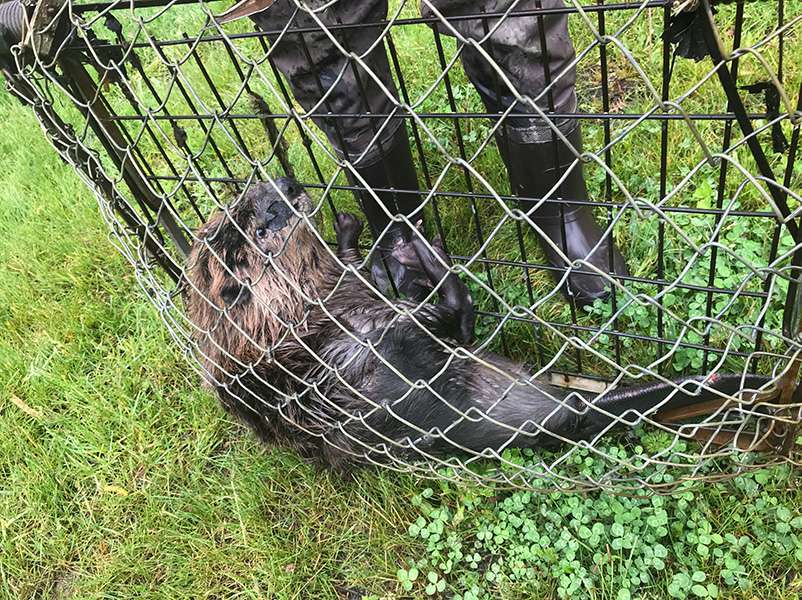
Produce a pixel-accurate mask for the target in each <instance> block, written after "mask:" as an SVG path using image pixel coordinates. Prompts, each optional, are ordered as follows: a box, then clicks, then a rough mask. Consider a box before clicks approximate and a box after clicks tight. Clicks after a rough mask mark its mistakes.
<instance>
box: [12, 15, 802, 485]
mask: <svg viewBox="0 0 802 600" xmlns="http://www.w3.org/2000/svg"><path fill="white" fill-rule="evenodd" d="M226 11H228V12H226ZM224 13H225V14H224ZM221 14H223V17H222V18H220V15H221ZM216 15H217V16H216ZM0 16H2V19H0V20H2V21H3V22H4V23H5V29H4V30H3V31H2V32H0V33H2V34H3V35H2V36H0V38H1V39H2V40H3V41H4V45H3V46H2V47H0V56H3V57H4V58H3V59H2V60H3V63H2V65H0V66H3V69H4V72H5V74H6V78H7V80H8V82H9V84H10V88H11V89H12V92H13V93H15V94H16V95H17V96H19V97H20V98H21V99H22V100H23V101H24V102H26V103H29V104H30V105H31V106H32V107H33V109H34V110H35V111H36V114H37V116H38V118H39V120H40V121H41V124H42V127H43V130H44V132H45V133H46V134H47V135H48V137H49V138H50V140H51V141H52V142H53V145H54V146H55V148H56V149H57V150H58V151H59V152H60V153H61V155H62V156H63V157H64V158H65V160H67V161H69V162H70V163H71V164H73V165H74V167H75V169H76V171H77V172H78V173H79V174H80V175H81V176H82V177H83V178H84V180H85V181H86V183H87V185H89V186H90V187H91V188H92V189H93V191H94V192H95V194H96V196H97V199H98V205H99V207H100V210H101V213H102V215H103V217H104V218H105V220H106V221H107V223H108V226H109V229H110V231H111V234H112V236H111V238H112V242H113V243H114V244H115V246H116V247H117V249H118V250H119V251H120V252H121V253H122V254H123V255H124V256H125V257H126V258H127V259H128V260H129V261H130V263H131V265H132V266H133V268H134V269H135V272H136V275H137V278H138V280H139V282H140V283H141V285H142V289H143V290H144V291H145V293H146V294H147V296H148V297H149V299H150V300H151V302H152V303H153V305H154V306H155V307H156V308H157V310H158V311H159V313H160V315H161V317H162V318H163V320H164V322H165V323H166V325H167V326H168V328H169V330H170V332H171V333H172V336H173V338H174V339H175V341H176V342H177V343H178V344H179V345H180V347H181V348H182V349H183V350H184V351H185V352H186V354H187V355H188V356H190V357H191V358H192V364H193V365H194V366H195V367H196V368H198V370H199V372H200V373H201V374H202V375H203V377H204V378H205V380H206V381H207V383H209V384H210V385H211V386H212V387H213V388H215V389H216V391H217V392H218V394H219V395H220V397H221V399H222V401H223V404H224V405H225V406H226V407H227V408H228V409H230V410H232V411H233V412H235V413H236V414H237V415H238V416H239V417H241V418H242V419H244V420H245V421H246V422H248V423H249V424H250V425H251V426H252V427H253V428H254V429H255V430H256V431H257V432H259V433H260V434H261V435H262V436H263V437H265V438H266V439H268V441H271V442H277V443H279V444H282V445H289V446H292V447H294V448H296V449H297V450H299V451H300V452H301V453H302V454H304V455H307V456H310V457H315V458H317V459H322V460H323V462H324V463H327V464H329V465H334V466H338V467H346V466H349V465H351V464H354V463H367V464H379V465H382V466H385V467H389V468H394V469H398V470H404V471H413V472H418V473H422V474H428V475H436V476H438V477H448V478H454V479H476V480H494V481H500V482H506V483H510V484H513V485H525V486H532V487H537V488H543V489H550V488H554V487H555V486H557V487H559V488H561V489H567V488H589V487H615V488H616V489H619V490H620V489H626V488H632V487H639V486H643V485H646V486H650V487H654V488H658V489H659V488H671V487H673V486H675V485H676V484H677V483H679V482H682V481H687V480H694V479H705V478H714V477H726V476H731V475H733V474H736V473H738V472H739V471H740V470H742V469H745V468H752V467H755V466H760V465H767V464H777V463H781V462H792V463H794V462H795V461H796V460H797V458H798V454H797V451H796V432H797V426H798V424H799V420H800V407H802V399H801V398H800V397H799V395H800V389H802V388H800V387H799V386H798V385H797V375H798V362H797V360H798V358H797V357H798V353H799V352H800V343H799V339H800V338H799V326H800V325H799V322H800V319H799V312H798V308H799V301H798V295H799V287H798V285H797V279H798V277H799V265H800V263H802V246H800V242H802V239H800V231H799V227H800V222H801V221H800V219H799V210H800V203H799V201H800V189H802V169H800V167H799V162H800V161H797V160H796V159H797V151H798V146H799V132H800V118H801V113H800V104H799V103H800V102H802V95H800V85H801V84H802V67H800V65H801V64H802V60H800V59H802V54H801V53H800V52H799V50H798V47H802V39H800V37H802V33H801V32H802V6H801V5H800V4H799V2H798V1H794V2H784V1H783V0H777V1H776V2H752V3H743V2H738V3H724V4H717V5H715V6H711V5H710V4H709V3H708V1H707V0H702V1H701V2H699V3H689V2H686V3H684V4H682V5H676V4H673V3H672V2H671V1H670V0H643V1H641V2H616V3H605V2H603V1H601V0H600V1H599V2H597V3H595V4H580V3H579V2H576V1H575V0H574V2H570V3H567V4H563V3H562V2H560V1H558V0H483V1H471V2H468V1H465V0H422V2H421V3H420V5H418V3H417V2H413V1H412V0H407V1H404V0H395V1H392V2H390V3H389V6H387V4H386V2H382V1H380V0H350V1H349V2H345V1H343V0H340V1H338V0H330V1H328V2H324V1H322V0H314V1H313V0H306V1H302V0H276V1H275V2H271V1H262V2H261V3H260V1H259V0H246V1H244V2H241V3H240V4H238V5H237V6H236V7H235V8H234V9H230V10H229V6H228V5H226V4H221V3H218V2H210V3H207V2H203V1H195V0H192V1H189V0H174V1H172V2H167V1H166V0H131V1H130V2H123V1H111V2H106V1H102V2H76V1H73V0H41V1H39V2H36V3H34V4H32V5H30V6H29V5H23V4H19V3H17V2H7V3H5V4H2V5H0ZM235 17H250V18H235ZM20 40H21V43H20V44H17V42H20ZM260 182H261V183H260ZM304 189H305V192H304V191H303V190H304ZM338 215H339V216H338ZM349 215H353V216H349ZM360 221H361V222H364V224H365V232H364V233H363V234H362V235H361V236H360V235H359V234H360V223H359V222H360ZM633 386H641V387H640V388H639V389H640V391H638V392H632V391H630V388H631V387H633ZM642 386H646V387H642Z"/></svg>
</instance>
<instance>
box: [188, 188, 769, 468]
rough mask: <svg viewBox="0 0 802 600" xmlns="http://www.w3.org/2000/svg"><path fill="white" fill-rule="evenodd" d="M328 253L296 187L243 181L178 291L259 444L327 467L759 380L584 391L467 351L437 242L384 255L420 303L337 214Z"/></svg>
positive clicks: (412, 454) (494, 438) (567, 424)
mask: <svg viewBox="0 0 802 600" xmlns="http://www.w3.org/2000/svg"><path fill="white" fill-rule="evenodd" d="M334 226H335V231H336V236H337V244H336V252H335V251H333V250H332V249H331V248H330V246H329V245H328V244H327V243H326V242H325V241H324V239H323V238H322V237H321V235H320V233H319V232H318V229H317V228H316V226H315V217H314V215H313V202H312V200H311V199H310V197H309V196H308V195H307V194H306V192H305V191H304V188H303V187H302V186H301V185H300V184H299V183H298V182H296V181H295V180H293V179H290V178H280V179H276V180H274V181H269V182H262V183H258V184H255V185H253V186H251V187H250V189H249V190H247V191H246V192H245V193H244V194H243V195H241V196H240V198H239V199H238V200H237V201H235V202H234V203H232V204H231V205H230V206H228V207H226V208H225V209H224V210H222V211H219V212H218V213H217V214H215V215H214V216H212V217H211V218H210V219H209V221H208V222H207V223H205V224H204V225H203V226H202V227H201V228H200V229H199V230H198V232H197V236H196V239H195V242H194V244H193V246H192V251H191V254H190V256H189V259H188V264H187V269H186V286H185V292H184V298H185V303H186V311H187V316H188V318H189V320H190V322H191V323H192V326H193V327H192V328H193V332H194V333H193V340H194V346H195V349H196V353H197V355H198V358H199V360H200V362H201V364H202V367H203V371H204V373H205V378H206V381H207V383H208V384H209V385H210V386H211V387H212V388H213V389H214V390H216V392H217V395H218V396H219V398H220V400H221V402H222V404H223V406H224V407H225V408H226V409H227V410H228V411H230V412H231V413H233V414H234V415H236V417H238V418H239V419H241V420H242V421H244V422H245V423H247V424H248V425H249V426H250V427H251V428H252V429H253V430H254V431H255V432H256V433H257V434H258V435H259V436H260V437H261V438H262V439H263V440H265V441H266V442H268V443H270V444H275V445H280V446H285V447H290V448H293V449H295V450H296V451H297V452H298V453H299V454H301V455H302V456H304V457H306V458H309V459H314V460H315V461H318V462H319V463H321V464H323V465H326V466H328V467H332V468H334V469H337V470H348V469H349V468H350V467H353V466H354V465H356V464H359V463H377V464H386V463H388V462H392V461H405V462H406V461H413V460H417V459H426V458H432V457H443V456H448V455H455V454H464V453H468V454H471V455H474V456H476V455H478V454H481V453H485V455H488V452H489V451H490V454H492V453H493V452H501V451H503V450H504V449H505V448H510V447H533V448H554V447H556V446H559V445H561V444H566V443H570V442H577V441H579V440H589V441H592V440H593V439H594V438H596V437H597V436H600V435H601V434H603V433H604V432H605V431H606V430H607V429H609V428H610V427H611V426H612V425H614V424H616V423H620V422H624V418H625V417H626V418H628V419H629V420H630V423H629V424H630V425H632V424H634V423H636V422H637V421H639V420H640V418H641V417H642V416H643V415H644V414H647V413H653V412H655V411H656V410H657V409H658V408H670V407H683V406H687V405H690V404H694V403H699V402H704V401H707V400H710V399H714V398H718V399H725V398H727V397H731V396H732V395H733V394H735V393H738V392H739V390H741V389H743V388H745V387H749V388H751V389H757V387H758V386H760V385H763V384H764V383H765V381H766V379H765V378H762V377H757V376H744V377H741V376H736V375H711V376H709V377H707V378H704V379H703V378H691V379H684V380H676V381H659V382H657V383H653V384H649V385H645V386H641V387H634V388H624V389H618V390H613V391H608V392H605V393H602V394H599V395H598V396H597V397H595V398H593V399H591V400H586V399H585V398H583V397H582V396H581V395H580V394H578V393H577V392H576V391H572V390H570V389H566V388H561V387H555V386H552V385H548V384H546V383H543V382H542V381H540V380H538V379H534V378H532V377H530V376H529V375H528V374H527V373H526V370H525V369H524V366H523V365H522V364H520V363H517V362H514V361H512V360H509V359H506V358H504V357H502V356H498V355H495V354H492V353H489V352H482V353H480V354H478V355H477V354H473V353H471V352H470V351H469V350H468V349H467V348H468V347H469V345H470V344H471V342H472V341H473V338H474V321H475V310H474V305H473V301H472V297H471V294H470V292H469V290H468V288H467V286H466V285H465V284H464V282H463V281H462V280H460V278H459V277H458V276H457V275H456V274H455V273H454V272H453V269H452V266H451V263H450V261H449V259H448V257H447V256H446V254H445V253H444V252H443V250H442V246H441V244H440V243H439V241H438V240H434V241H433V242H432V243H427V242H425V241H424V240H423V238H422V236H421V235H420V233H419V232H416V235H415V236H414V239H413V240H412V241H411V242H400V243H399V244H398V245H397V246H396V248H395V249H394V250H393V252H394V255H395V257H396V258H397V259H398V260H399V262H401V263H402V264H404V265H407V266H409V267H411V268H416V269H418V270H420V271H421V272H422V273H425V275H426V277H427V278H428V281H427V282H426V283H427V284H428V286H429V288H430V289H431V290H432V291H431V293H430V297H434V296H435V295H436V299H435V300H433V301H431V302H423V303H416V302H412V301H410V300H404V299H390V298H387V297H385V296H382V295H381V294H379V293H378V292H376V291H375V288H373V287H372V286H371V285H370V281H369V279H368V278H367V277H368V276H369V274H368V272H367V271H361V270H360V269H359V267H360V265H362V263H363V261H362V257H361V255H360V252H359V250H358V247H357V242H358V239H359V235H360V233H361V229H362V223H361V221H360V220H359V219H358V218H357V217H355V216H354V215H352V214H349V213H339V214H337V215H336V220H335V224H334Z"/></svg>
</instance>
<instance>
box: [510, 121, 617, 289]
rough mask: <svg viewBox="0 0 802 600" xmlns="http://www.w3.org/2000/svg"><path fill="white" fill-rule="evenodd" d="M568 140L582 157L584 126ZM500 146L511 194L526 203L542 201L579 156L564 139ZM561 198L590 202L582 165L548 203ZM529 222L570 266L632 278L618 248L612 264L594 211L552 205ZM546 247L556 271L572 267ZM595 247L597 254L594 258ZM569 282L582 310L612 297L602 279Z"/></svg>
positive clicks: (525, 206)
mask: <svg viewBox="0 0 802 600" xmlns="http://www.w3.org/2000/svg"><path fill="white" fill-rule="evenodd" d="M566 137H567V138H568V140H569V141H570V142H571V145H573V146H574V147H575V148H576V149H577V150H578V151H580V152H581V147H582V146H581V145H582V136H581V130H580V128H579V126H577V127H576V128H575V129H574V130H573V131H572V132H571V133H570V134H568V135H567V136H566ZM498 143H499V148H501V155H502V157H503V159H504V162H505V163H506V165H507V171H508V173H509V177H510V186H511V188H512V192H513V194H515V195H518V196H521V197H525V198H534V199H540V198H543V197H544V196H545V195H546V194H547V193H548V192H549V190H551V188H553V187H554V185H555V184H556V183H557V181H558V180H559V179H560V177H562V175H563V174H564V172H565V170H566V169H567V167H568V166H569V165H570V164H571V163H572V162H573V161H574V159H575V157H574V154H573V153H572V152H571V151H570V150H569V149H568V147H567V146H566V145H565V144H564V143H563V142H562V141H561V140H559V139H557V141H556V142H546V143H532V144H519V143H515V142H512V141H509V139H507V140H502V139H501V136H499V139H498ZM560 198H565V199H568V200H587V199H588V192H587V188H586V186H585V178H584V175H583V173H582V169H581V165H580V166H575V167H574V168H573V169H572V170H571V173H570V174H569V175H568V176H567V177H566V178H565V180H564V181H563V183H562V184H561V185H560V187H559V188H557V190H556V191H555V192H554V193H552V194H551V196H550V197H549V200H552V199H555V200H559V199H560ZM534 205H535V202H533V201H523V200H522V201H521V209H522V210H525V211H526V210H529V209H530V208H531V207H532V206H534ZM530 218H531V219H532V221H533V222H534V223H536V224H537V226H538V227H540V228H541V229H542V230H543V232H544V233H545V235H546V236H548V238H550V239H551V240H552V241H553V242H554V244H555V245H556V246H557V247H559V248H560V249H561V250H562V251H563V253H565V255H566V256H567V257H568V259H569V260H571V261H574V260H579V259H584V260H587V261H588V262H590V263H592V264H593V265H594V266H596V267H597V268H598V269H599V270H601V271H603V272H607V273H609V272H612V273H614V274H616V275H623V276H628V275H629V270H628V269H627V265H626V261H624V258H623V256H621V253H620V252H619V251H618V249H617V248H616V247H615V245H613V248H612V250H613V256H612V265H611V264H610V263H611V261H610V244H611V243H613V242H612V240H611V239H610V237H607V238H605V239H604V240H603V241H602V242H601V244H599V240H601V239H602V237H603V235H604V231H603V230H602V229H601V228H600V227H599V225H598V223H597V222H596V219H595V218H594V216H593V210H592V208H591V207H590V206H587V205H576V204H567V203H561V202H554V201H547V202H545V203H543V204H541V206H540V207H539V208H538V209H537V210H536V211H535V212H534V213H532V214H531V215H530ZM597 244H598V247H596V246H597ZM541 247H542V248H543V250H544V252H545V253H546V257H547V259H548V261H549V263H550V264H551V265H553V266H555V267H558V268H559V269H561V270H562V269H565V268H566V267H567V266H568V265H567V264H566V263H565V261H564V260H563V259H562V258H561V257H560V255H559V254H558V253H557V252H556V251H555V250H554V248H552V247H551V245H550V244H548V243H547V242H546V241H545V240H541ZM594 247H596V250H595V251H593V253H592V254H591V251H592V249H593V248H594ZM580 270H588V269H587V268H585V269H580ZM553 275H554V278H555V280H557V281H559V280H560V279H561V278H562V275H563V273H562V272H561V271H554V272H553ZM567 281H568V285H567V288H568V289H567V290H564V291H566V293H567V294H568V295H569V296H571V297H573V298H574V300H575V301H576V303H577V304H578V305H585V304H591V303H592V302H593V301H594V300H596V299H598V298H602V299H604V298H606V297H607V296H608V295H609V294H610V289H609V284H608V282H607V281H606V280H605V279H604V278H603V277H600V276H598V275H592V274H583V273H573V272H572V273H571V275H569V276H568V280H567Z"/></svg>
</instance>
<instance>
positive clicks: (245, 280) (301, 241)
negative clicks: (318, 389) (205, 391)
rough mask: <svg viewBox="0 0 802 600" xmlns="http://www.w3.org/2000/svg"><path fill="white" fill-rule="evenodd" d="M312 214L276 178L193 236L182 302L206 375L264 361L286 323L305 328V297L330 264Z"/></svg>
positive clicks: (290, 186)
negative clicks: (313, 226) (236, 364)
mask: <svg viewBox="0 0 802 600" xmlns="http://www.w3.org/2000/svg"><path fill="white" fill-rule="evenodd" d="M311 209H312V201H311V199H310V198H309V196H307V194H306V193H305V192H304V190H303V187H302V186H301V185H300V184H298V183H296V182H295V181H293V180H290V179H286V178H282V179H278V180H276V181H275V182H268V183H259V184H256V185H254V186H252V187H251V188H250V189H249V190H248V191H247V192H246V193H245V194H244V195H243V196H242V197H241V198H240V199H239V200H238V201H237V202H235V203H233V204H232V205H231V206H229V207H227V208H226V209H225V210H224V211H221V212H218V213H217V214H215V215H214V216H212V217H211V218H210V219H209V221H207V222H206V223H205V224H204V225H203V226H202V227H201V228H200V229H199V230H198V232H197V239H196V241H195V242H194V244H193V247H192V251H191V253H190V256H189V260H188V266H187V283H188V285H187V293H186V297H185V299H186V305H187V315H188V316H189V318H190V320H191V321H192V323H193V324H194V325H195V327H196V328H197V330H196V332H195V338H196V340H197V341H198V344H199V349H200V351H201V352H202V353H203V355H204V357H205V358H204V361H205V362H207V363H211V364H207V367H212V370H211V372H215V371H217V370H218V369H220V368H226V366H227V365H230V364H231V359H234V358H235V359H236V360H237V361H240V362H245V363H246V364H247V363H250V364H254V361H260V360H262V359H263V357H264V354H265V351H266V350H267V349H271V348H272V347H273V345H274V344H275V343H276V341H277V340H278V339H279V336H280V335H281V334H282V333H283V332H284V331H285V329H286V324H297V323H301V322H302V321H303V319H304V315H305V310H306V306H305V298H304V296H307V297H310V298H316V297H318V296H319V294H320V293H322V290H321V289H320V287H321V284H322V282H323V280H324V276H323V275H324V273H325V271H326V268H327V266H328V265H329V264H331V262H332V261H333V258H332V257H331V253H330V252H329V250H328V249H327V248H326V247H325V246H324V245H323V244H322V243H321V242H320V240H319V239H318V238H317V236H316V235H315V234H314V233H313V231H312V230H311V229H310V223H309V216H308V213H309V212H310V211H311ZM305 215H306V216H305ZM238 370H239V369H238ZM207 371H209V369H208V368H207Z"/></svg>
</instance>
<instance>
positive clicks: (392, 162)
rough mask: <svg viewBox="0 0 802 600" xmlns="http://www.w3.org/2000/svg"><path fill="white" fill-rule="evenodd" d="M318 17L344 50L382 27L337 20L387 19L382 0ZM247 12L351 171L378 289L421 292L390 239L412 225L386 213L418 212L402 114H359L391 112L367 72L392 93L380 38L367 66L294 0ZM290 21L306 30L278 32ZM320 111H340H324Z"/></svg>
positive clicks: (359, 48) (354, 48)
mask: <svg viewBox="0 0 802 600" xmlns="http://www.w3.org/2000/svg"><path fill="white" fill-rule="evenodd" d="M316 3H317V4H321V3H320V2H317V0H313V1H309V4H310V5H315V4H316ZM317 16H318V18H319V19H320V20H321V21H322V22H323V24H324V26H328V25H332V26H335V28H334V29H331V30H329V31H330V33H331V35H332V36H334V37H335V39H336V40H337V41H338V43H339V44H341V45H342V46H343V48H344V49H347V50H348V51H349V52H353V53H356V54H358V55H360V56H362V55H364V54H365V53H366V52H368V50H369V49H370V48H371V46H372V45H373V44H374V43H375V41H376V38H377V37H378V36H379V35H381V34H382V27H359V28H345V29H337V28H336V25H340V24H342V25H349V24H355V23H381V22H382V21H384V20H385V19H386V18H387V0H351V1H349V2H344V1H341V2H338V3H336V4H333V5H331V6H329V7H328V8H326V9H325V10H323V11H320V12H319V13H317ZM251 18H252V19H253V21H254V22H255V23H256V24H257V25H258V26H259V27H260V28H261V29H262V30H264V31H267V32H270V33H268V36H267V37H268V39H269V40H270V44H271V48H270V56H271V60H272V61H273V63H274V64H275V65H276V67H277V68H278V69H279V70H280V71H281V72H282V74H283V75H284V76H285V77H286V78H287V81H288V83H289V85H290V89H291V90H292V93H293V96H294V97H295V99H296V100H297V101H298V103H299V104H301V106H303V107H304V108H305V109H306V110H312V109H313V108H315V107H317V109H316V111H315V114H313V119H314V120H315V122H316V123H317V125H318V126H319V127H320V128H321V129H322V130H323V131H324V132H325V134H326V137H327V138H328V139H329V142H330V143H331V145H332V146H333V147H334V149H335V150H336V151H337V154H338V155H339V156H340V157H341V158H343V159H344V160H346V161H348V162H349V163H350V165H351V168H352V169H353V170H354V171H355V172H356V173H354V172H352V171H351V170H350V169H346V175H347V177H348V181H349V184H350V185H352V186H354V187H357V188H361V189H359V190H357V191H356V192H355V193H356V195H357V198H358V199H359V202H360V205H361V206H362V209H363V211H364V213H365V217H366V219H367V221H368V225H369V227H370V230H371V232H372V234H373V236H374V241H375V242H376V252H374V253H373V263H372V269H371V270H372V273H373V277H374V280H375V281H376V284H377V287H378V288H379V289H380V290H381V291H383V292H384V293H392V292H393V291H397V292H399V293H401V294H404V295H406V296H409V297H413V298H421V297H422V296H423V295H425V293H426V290H424V289H423V288H421V287H420V286H419V285H418V284H417V281H419V280H425V277H424V276H423V274H422V273H417V272H414V271H410V270H409V269H407V268H405V267H404V266H403V265H401V264H400V263H398V261H396V260H395V258H393V257H392V248H393V246H394V244H395V242H396V240H398V239H399V238H401V237H403V238H404V239H405V240H407V241H408V240H409V239H410V235H411V230H410V228H409V227H408V226H406V224H404V223H399V222H393V218H392V216H394V215H405V216H410V217H411V219H412V221H413V222H416V221H418V220H420V219H422V218H423V211H422V210H418V209H419V208H420V203H421V196H420V194H419V193H416V192H417V191H418V178H417V175H416V173H415V168H414V164H413V161H412V154H411V152H410V146H409V140H408V137H407V131H406V126H405V125H404V122H403V119H400V118H396V119H392V120H391V121H390V122H389V123H386V124H385V122H384V121H383V120H380V119H375V118H370V117H368V116H365V115H366V113H371V114H390V113H391V112H392V111H393V109H394V108H395V107H396V104H395V103H394V101H393V99H392V98H390V97H388V95H387V94H386V93H385V92H384V91H383V90H382V88H381V86H380V85H379V83H378V82H376V81H375V80H374V78H373V77H374V76H376V77H378V78H379V79H380V81H381V84H382V85H383V86H384V87H385V88H386V89H387V90H389V91H390V92H391V94H393V95H394V96H396V97H397V94H396V88H395V83H394V81H393V78H392V76H391V69H390V64H389V61H388V60H387V53H386V50H385V47H384V44H383V43H382V44H377V45H376V47H375V48H374V49H373V50H372V51H371V52H370V53H369V54H367V55H365V56H364V57H363V60H364V62H365V63H366V65H367V69H365V68H363V67H362V66H361V65H359V64H358V63H357V62H356V61H352V60H351V59H350V58H349V57H348V56H347V54H346V53H344V52H343V51H341V50H340V49H339V48H337V46H336V45H335V44H334V43H333V41H332V39H331V38H330V37H329V34H327V33H326V32H325V31H324V30H323V29H321V28H320V25H319V24H318V23H317V21H316V20H315V19H314V18H313V17H312V16H311V15H309V14H308V13H307V12H305V11H304V10H299V9H297V6H296V4H295V2H293V1H292V0H277V1H276V2H275V3H274V4H273V5H272V6H270V8H268V9H266V10H264V11H262V12H261V13H257V14H254V15H252V16H251ZM288 23H290V27H291V28H304V29H305V30H306V31H305V32H304V33H289V32H287V33H284V34H283V35H282V34H281V33H280V32H281V31H282V30H283V29H284V28H285V27H286V26H287V24H288ZM326 113H333V114H336V115H339V116H337V117H326V116H324V115H326ZM351 115H353V116H351ZM379 132H380V133H379ZM377 133H378V135H377ZM357 175H358V176H357ZM360 180H361V181H360ZM362 181H364V183H365V184H366V185H363V183H362ZM371 190H377V191H373V192H371ZM416 211H417V212H416Z"/></svg>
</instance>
